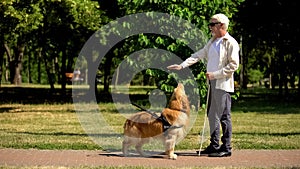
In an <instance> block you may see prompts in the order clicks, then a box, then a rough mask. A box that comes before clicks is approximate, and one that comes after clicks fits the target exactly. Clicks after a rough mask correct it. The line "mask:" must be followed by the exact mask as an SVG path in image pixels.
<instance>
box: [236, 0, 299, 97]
mask: <svg viewBox="0 0 300 169" xmlns="http://www.w3.org/2000/svg"><path fill="white" fill-rule="evenodd" d="M297 6H299V2H298V1H292V0H276V1H273V0H264V1H259V0H255V1H253V0H251V1H250V0H247V1H245V2H244V3H242V4H241V6H240V7H239V8H238V9H239V12H238V13H237V15H235V17H234V18H235V21H236V23H237V27H238V29H237V30H240V31H237V33H238V34H240V35H241V36H242V37H243V44H244V45H243V56H244V60H245V62H244V63H243V64H244V66H246V67H247V64H248V60H249V59H251V58H252V57H256V58H257V59H259V60H260V61H262V62H259V63H260V64H259V65H260V66H261V67H266V66H263V65H261V63H263V60H264V59H265V58H264V57H261V56H268V60H269V61H268V63H269V65H268V67H267V68H268V71H266V73H267V74H265V76H266V77H268V76H269V75H268V74H271V76H272V77H273V80H272V84H273V85H275V84H277V83H278V84H279V89H280V90H279V91H280V94H282V92H283V90H282V89H283V87H284V86H285V93H287V92H288V87H287V83H288V81H289V79H295V76H298V77H299V69H297V68H296V67H295V66H294V64H295V63H297V61H298V63H299V59H298V58H299V56H298V55H299V51H300V49H299V41H298V40H297V37H299V34H300V28H299V27H298V26H297V23H298V21H299V19H298V18H297V17H295V16H297V13H296V12H297ZM266 9H267V10H266ZM253 11H255V12H253ZM266 11H268V12H266ZM253 49H256V50H260V51H261V52H260V53H258V54H259V55H257V56H255V55H250V52H251V51H252V50H253ZM263 53H265V54H263ZM245 76H247V73H245ZM276 77H279V78H278V82H276V81H274V80H275V79H277V78H276ZM298 84H299V83H298ZM293 85H294V84H291V86H293ZM243 86H244V87H246V84H244V85H243ZM273 88H274V86H273ZM298 89H299V87H298ZM299 93H300V92H299Z"/></svg>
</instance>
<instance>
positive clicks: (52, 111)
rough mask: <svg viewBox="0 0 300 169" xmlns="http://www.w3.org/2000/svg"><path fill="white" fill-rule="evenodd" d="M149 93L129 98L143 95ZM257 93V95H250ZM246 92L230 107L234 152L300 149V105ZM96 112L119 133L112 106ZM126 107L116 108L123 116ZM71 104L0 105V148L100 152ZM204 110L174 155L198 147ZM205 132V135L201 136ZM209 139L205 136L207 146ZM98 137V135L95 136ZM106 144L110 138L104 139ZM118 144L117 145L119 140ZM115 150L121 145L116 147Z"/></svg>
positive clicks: (104, 105) (105, 105) (103, 105)
mask: <svg viewBox="0 0 300 169" xmlns="http://www.w3.org/2000/svg"><path fill="white" fill-rule="evenodd" d="M147 90H149V89H148V88H147V89H146V88H145V89H143V91H138V88H134V89H131V91H133V92H134V94H141V93H144V94H145V93H146V92H147ZM255 92H257V91H255ZM255 92H251V91H250V92H248V93H246V94H244V95H242V97H241V98H240V99H239V100H238V101H234V103H233V105H232V123H233V138H232V145H233V148H234V149H300V143H299V140H300V123H299V121H300V105H299V104H298V102H297V101H295V100H292V101H291V100H289V101H286V100H285V99H280V98H279V99H278V98H275V97H274V95H273V94H272V93H268V94H267V95H265V94H264V93H263V95H261V93H262V92H264V90H262V91H258V92H259V94H257V93H255ZM98 106H99V110H100V112H101V114H102V116H103V118H104V119H105V121H106V122H107V124H109V125H110V126H112V128H113V130H114V131H115V132H117V133H119V134H121V133H122V130H123V129H122V127H123V123H124V121H125V117H124V116H123V115H122V114H120V113H119V111H118V110H117V109H116V106H115V105H114V104H113V103H99V105H98ZM127 107H128V105H123V107H122V105H121V108H122V111H123V110H124V111H125V112H126V108H127ZM77 115H78V114H77V113H76V111H75V110H74V105H73V104H71V103H65V104H16V103H5V104H1V105H0V148H24V149H28V148H37V149H87V150H94V149H102V147H101V145H98V144H96V143H95V142H94V141H93V139H92V138H91V137H89V136H88V135H87V134H86V132H85V131H84V129H83V126H82V125H81V123H80V121H79V119H78V116H77ZM203 121H204V110H202V111H200V112H199V115H198V116H197V119H196V120H195V123H194V125H193V127H192V128H191V130H190V131H189V133H188V134H187V136H186V137H185V138H184V139H183V140H182V141H181V142H180V143H179V144H178V145H177V147H176V149H177V150H192V149H198V148H199V140H200V136H199V133H200V132H201V131H202V128H203ZM206 133H208V131H206ZM208 135H209V134H205V136H206V141H205V142H204V146H206V145H207V144H208V142H209V141H208V139H209V136H208ZM98 137H99V136H98ZM108 142H109V139H108ZM118 142H119V143H120V140H118ZM118 146H119V147H120V145H118Z"/></svg>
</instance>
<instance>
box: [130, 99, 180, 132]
mask: <svg viewBox="0 0 300 169" xmlns="http://www.w3.org/2000/svg"><path fill="white" fill-rule="evenodd" d="M131 104H132V105H134V106H136V107H137V108H139V109H140V110H142V111H145V112H147V113H149V114H150V115H152V116H153V117H154V118H155V119H158V120H160V121H161V122H162V123H163V131H164V132H165V131H167V130H168V129H169V128H181V127H183V126H172V125H171V124H170V123H169V122H168V120H167V119H166V118H165V117H164V116H163V115H162V113H161V115H160V116H158V115H157V114H156V113H155V112H153V111H150V110H147V109H145V108H144V107H142V106H140V105H138V104H136V103H133V102H132V103H131Z"/></svg>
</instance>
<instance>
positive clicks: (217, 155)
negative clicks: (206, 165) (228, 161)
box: [208, 151, 231, 157]
mask: <svg viewBox="0 0 300 169" xmlns="http://www.w3.org/2000/svg"><path fill="white" fill-rule="evenodd" d="M230 156H231V152H228V151H219V152H216V153H211V154H208V157H230Z"/></svg>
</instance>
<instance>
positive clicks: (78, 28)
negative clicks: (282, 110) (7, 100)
mask: <svg viewBox="0 0 300 169" xmlns="http://www.w3.org/2000/svg"><path fill="white" fill-rule="evenodd" d="M298 5H299V2H298V1H293V0H276V1H272V0H265V1H259V0H254V1H253V0H236V1H231V0H228V1H223V0H213V1H208V0H201V1H199V0H181V1H177V0H176V1H168V0H147V1H146V0H135V1H125V0H98V1H92V0H84V1H83V0H28V1H18V0H3V1H1V2H0V13H1V15H0V19H1V22H0V45H1V48H0V65H1V66H0V76H1V78H0V80H1V83H3V82H8V83H11V84H15V85H21V83H22V82H27V83H37V84H49V85H50V86H51V88H52V89H54V84H61V88H62V90H65V88H66V84H67V81H66V77H65V73H67V72H73V70H74V69H75V67H74V64H75V62H76V60H77V59H80V58H78V54H79V51H80V50H81V48H82V46H83V45H84V43H85V42H86V41H87V40H88V39H89V37H90V36H91V35H92V34H93V33H94V32H95V31H97V30H99V28H101V26H104V25H106V24H108V23H109V22H110V21H113V20H115V19H117V18H120V17H123V16H126V15H130V14H135V13H140V12H149V11H157V12H162V13H167V14H170V15H175V16H178V17H180V18H183V19H185V20H187V21H189V22H191V23H193V24H195V25H196V26H197V27H198V28H199V29H200V30H202V31H203V32H205V33H206V34H207V36H209V30H208V27H207V24H208V20H209V17H210V16H212V15H213V14H215V13H224V14H226V15H227V16H228V17H229V18H230V20H231V23H230V29H229V32H230V33H231V34H232V35H233V36H234V37H235V38H236V39H237V40H238V41H239V43H240V44H241V66H240V69H239V72H238V73H237V75H236V76H237V77H236V80H237V81H238V83H239V84H240V86H241V87H242V88H246V87H247V84H249V83H254V82H257V81H258V80H261V79H264V78H267V79H270V80H269V81H268V82H269V85H270V86H271V87H272V88H275V87H276V86H279V88H280V91H281V93H283V92H284V91H285V92H284V93H288V87H292V88H295V87H296V84H297V83H298V89H299V76H300V71H299V68H297V64H298V63H299V56H298V55H299V41H297V40H296V38H297V37H299V33H300V31H299V28H298V27H297V26H296V24H297V23H298V20H299V19H297V17H296V16H297V14H296V13H295V12H296V11H297V9H296V7H297V6H298ZM267 11H268V12H267ZM133 42H134V43H133ZM145 48H159V49H165V50H168V51H171V52H173V53H175V54H176V55H178V56H180V57H181V58H182V59H183V60H184V59H186V58H187V57H189V56H190V54H191V53H192V50H191V49H189V48H188V47H187V46H186V45H185V44H183V43H182V42H178V41H176V39H172V38H170V37H167V36H159V35H150V34H140V35H135V36H132V37H129V38H127V39H125V40H123V41H122V42H120V43H118V44H117V45H116V46H115V47H114V48H113V49H112V50H111V51H110V52H108V53H107V55H106V56H105V58H104V59H103V61H102V62H101V64H100V65H99V70H98V72H97V73H98V75H99V76H98V77H101V81H102V84H103V85H104V90H105V91H109V85H110V83H111V81H110V79H111V75H112V74H113V73H114V71H115V70H116V68H117V67H118V64H119V63H120V62H122V60H124V58H125V57H126V56H128V55H129V54H131V53H133V52H135V51H138V50H141V49H145ZM297 56H298V57H297ZM81 63H82V64H81V65H80V67H79V68H80V69H81V70H82V71H83V73H85V70H87V69H88V67H89V65H88V62H85V61H82V62H81ZM192 70H193V73H194V74H195V77H196V80H197V81H198V82H199V84H200V85H199V86H205V81H206V80H205V77H204V74H202V73H201V72H203V71H205V67H204V65H203V64H201V63H199V64H198V65H195V66H193V67H192ZM159 74H161V76H158V75H159ZM141 76H142V78H138V79H139V80H137V81H135V83H137V84H138V83H140V84H144V85H147V84H149V83H151V81H149V79H151V78H150V77H152V79H155V82H156V83H158V82H160V83H159V84H161V83H164V82H166V80H165V79H168V78H169V77H168V76H165V75H164V74H163V72H159V71H157V70H147V71H145V72H142V73H141ZM87 78H88V77H87ZM162 81H163V82H162ZM168 82H170V81H168ZM87 83H88V84H90V85H91V86H94V85H96V86H97V80H96V79H90V78H89V79H88V81H87ZM283 89H285V90H283ZM205 90H206V88H205V87H203V88H202V89H200V92H201V91H202V93H205ZM298 91H299V90H298ZM299 93H300V92H299Z"/></svg>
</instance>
